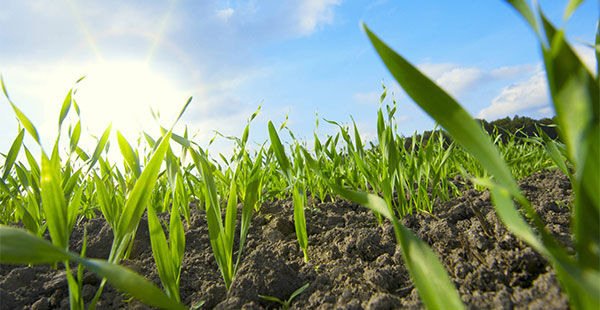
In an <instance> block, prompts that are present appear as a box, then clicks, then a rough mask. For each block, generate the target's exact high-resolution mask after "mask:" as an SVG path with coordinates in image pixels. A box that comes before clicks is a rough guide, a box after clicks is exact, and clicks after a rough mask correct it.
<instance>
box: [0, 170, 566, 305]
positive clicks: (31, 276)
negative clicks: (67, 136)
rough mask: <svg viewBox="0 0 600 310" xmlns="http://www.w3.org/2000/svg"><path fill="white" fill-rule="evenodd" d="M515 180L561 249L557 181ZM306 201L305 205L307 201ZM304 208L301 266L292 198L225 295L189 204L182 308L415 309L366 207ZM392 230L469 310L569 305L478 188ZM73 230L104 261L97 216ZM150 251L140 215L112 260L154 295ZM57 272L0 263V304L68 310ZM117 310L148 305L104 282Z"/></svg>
mask: <svg viewBox="0 0 600 310" xmlns="http://www.w3.org/2000/svg"><path fill="white" fill-rule="evenodd" d="M455 181H458V180H455ZM519 184H520V186H521V189H522V190H523V193H524V194H525V195H526V197H527V198H528V199H529V200H530V201H531V202H532V204H533V206H534V208H535V210H536V211H537V212H538V214H539V215H540V217H541V219H542V220H543V221H544V222H545V223H546V227H547V228H548V230H549V231H550V232H551V233H552V234H553V235H554V236H555V237H556V238H557V239H558V240H559V241H560V242H561V243H563V245H565V246H566V247H567V248H568V249H569V251H572V247H573V243H572V240H571V235H570V233H569V214H570V213H569V209H568V207H567V206H568V205H569V204H570V202H571V200H572V190H571V184H570V183H569V180H568V178H567V177H566V176H565V175H564V174H562V173H560V172H558V171H542V172H538V173H535V174H533V175H531V176H530V177H528V178H526V179H525V180H522V181H520V182H519ZM308 204H309V206H312V200H311V198H309V202H308ZM315 204H316V209H315V210H313V211H312V212H311V211H310V210H308V209H307V210H306V222H307V230H308V242H309V256H310V260H309V262H308V263H305V262H304V260H303V255H302V251H301V250H300V248H299V246H298V242H297V240H296V236H295V230H294V224H293V206H292V202H291V200H279V201H274V202H271V203H265V204H263V206H262V208H261V211H260V213H259V214H255V215H254V217H253V219H252V224H251V227H250V230H249V234H248V239H247V243H246V246H245V247H244V251H243V254H242V262H241V264H240V267H239V270H238V274H237V277H236V278H235V280H234V281H233V284H232V286H231V289H230V290H229V292H227V291H226V289H225V286H224V282H223V280H222V278H221V274H220V272H219V269H218V268H217V264H216V262H215V259H214V257H213V254H212V250H211V247H210V241H209V236H208V228H207V225H206V218H205V216H204V212H203V211H199V210H198V209H197V208H191V209H192V218H191V221H190V223H189V226H186V234H185V237H186V251H185V257H184V259H183V269H182V272H181V283H180V287H181V299H182V302H183V303H185V304H186V305H194V304H196V303H198V302H200V301H204V302H205V303H204V305H203V306H202V308H203V309H212V308H215V309H239V308H242V309H274V308H278V307H279V306H280V305H279V304H277V303H274V302H271V301H267V300H264V299H262V298H259V296H258V295H259V294H261V295H269V296H275V297H278V298H279V299H282V300H285V299H287V298H288V297H289V296H290V295H291V294H292V292H294V291H295V290H296V289H298V288H300V287H301V286H303V285H304V284H306V283H310V286H309V287H308V289H306V290H305V291H304V292H303V293H301V294H300V295H298V296H297V297H296V298H294V300H293V301H292V304H291V308H293V309H397V308H408V309H421V308H423V307H424V306H423V304H422V303H421V301H420V300H419V295H418V292H417V290H416V289H415V287H414V285H413V283H412V281H411V279H410V277H409V275H408V273H407V270H406V268H405V267H404V264H403V261H402V254H401V251H400V248H399V247H398V246H397V245H396V241H395V237H394V232H393V228H392V226H391V224H389V223H386V224H384V225H383V226H380V225H378V223H377V221H376V219H375V217H374V216H373V215H372V213H371V212H370V211H369V210H368V209H366V208H365V207H362V206H359V205H356V204H354V203H351V202H348V201H344V200H337V201H335V202H319V201H315ZM162 216H163V218H165V219H166V218H167V215H162ZM402 223H403V224H404V225H405V226H407V227H408V228H409V229H411V230H412V231H413V232H415V234H416V235H417V236H418V237H419V238H421V239H422V240H424V241H425V242H427V243H428V244H429V245H430V246H431V247H432V249H433V251H434V252H435V253H436V254H437V255H438V257H439V258H440V259H441V261H442V263H443V264H444V266H445V267H446V269H447V270H448V273H449V275H450V277H451V279H452V281H454V283H455V284H456V286H457V288H458V291H459V293H460V297H461V299H462V300H463V301H464V302H465V304H466V305H467V307H468V308H471V309H480V308H493V309H567V308H569V306H568V300H567V297H566V295H565V294H564V292H563V291H562V289H561V288H560V284H559V282H558V280H557V277H556V274H555V272H554V271H552V269H551V267H550V265H549V263H548V262H547V261H546V260H545V259H544V258H542V257H541V256H540V255H539V254H538V253H536V252H535V251H534V250H532V249H531V247H529V246H527V245H526V244H524V243H523V242H521V241H519V240H518V239H517V238H515V237H514V236H513V235H512V234H511V233H509V232H508V231H507V230H506V228H504V226H503V225H502V224H501V222H500V221H499V219H498V217H497V215H496V213H495V211H494V209H493V207H492V204H491V202H490V198H489V193H488V192H487V191H484V192H478V191H475V190H467V191H465V192H464V195H462V196H460V197H457V198H454V199H451V200H449V201H446V202H439V203H436V204H435V206H434V210H433V211H432V212H431V213H419V214H416V215H409V216H406V217H405V218H404V219H403V220H402ZM84 225H85V226H86V227H87V232H88V246H87V256H88V257H97V258H106V257H108V252H109V250H110V245H111V242H112V231H111V229H110V227H109V226H108V224H106V223H105V221H104V220H103V219H102V218H100V217H98V218H95V219H91V220H88V221H86V222H85V224H83V223H82V224H81V225H79V226H78V227H77V228H76V229H75V231H74V232H73V235H72V237H71V240H72V244H71V249H72V250H73V251H75V252H77V251H79V250H80V249H81V239H82V238H81V236H82V233H83V226H84ZM236 248H237V245H236ZM151 253H152V252H151V247H150V241H149V237H148V224H147V222H146V220H145V217H144V218H143V219H142V221H141V222H140V226H139V228H138V233H137V236H136V239H135V242H134V246H133V249H132V252H131V256H130V259H128V260H124V261H122V264H123V265H125V266H127V267H129V268H131V269H133V270H135V271H137V272H138V273H140V274H142V275H144V276H145V277H146V278H148V279H149V280H151V281H153V282H154V283H155V284H156V285H158V286H159V287H160V285H161V284H160V280H159V278H158V274H157V272H156V268H155V264H154V259H153V257H152V254H151ZM64 272H65V271H64V269H61V267H59V268H58V269H52V268H51V267H50V266H47V265H37V266H33V267H28V266H25V265H6V264H5V265H0V308H1V309H57V308H60V309H67V308H68V305H69V298H68V288H67V281H66V277H65V274H64ZM83 282H84V287H83V298H84V300H85V301H86V302H89V301H90V300H91V299H92V298H93V296H94V294H95V292H96V289H97V287H98V285H99V283H100V280H99V279H98V278H97V277H96V276H95V275H94V274H92V273H87V272H86V273H85V275H84V280H83ZM118 308H121V309H146V308H148V307H147V306H145V305H144V304H142V303H140V302H138V301H135V300H131V299H130V298H129V297H128V296H126V295H124V294H121V293H119V292H117V291H116V290H115V289H113V288H112V287H111V286H110V285H107V286H106V287H105V290H104V292H103V294H102V297H101V298H100V302H99V303H98V307H97V309H118Z"/></svg>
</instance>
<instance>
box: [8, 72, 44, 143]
mask: <svg viewBox="0 0 600 310" xmlns="http://www.w3.org/2000/svg"><path fill="white" fill-rule="evenodd" d="M0 84H2V91H3V92H4V96H5V97H6V100H8V103H10V105H11V107H12V108H13V110H14V111H15V114H16V115H17V118H18V119H19V122H21V124H22V125H23V127H25V129H26V130H27V132H29V134H30V135H31V137H33V139H34V140H35V141H36V142H37V143H38V145H41V143H40V135H39V134H38V132H37V129H35V126H33V124H32V123H31V121H29V119H28V118H27V116H25V114H23V112H21V110H19V109H18V108H17V106H15V105H14V103H13V102H12V101H11V100H10V97H9V96H8V92H7V91H6V87H5V86H4V80H3V79H2V76H0Z"/></svg>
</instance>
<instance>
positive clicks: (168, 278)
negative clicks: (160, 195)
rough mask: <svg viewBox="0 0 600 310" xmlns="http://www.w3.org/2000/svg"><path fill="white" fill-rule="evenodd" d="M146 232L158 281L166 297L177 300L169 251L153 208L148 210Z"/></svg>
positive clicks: (177, 292)
mask: <svg viewBox="0 0 600 310" xmlns="http://www.w3.org/2000/svg"><path fill="white" fill-rule="evenodd" d="M148 230H149V234H150V244H151V245H152V256H154V261H155V262H156V267H157V269H158V275H159V276H160V281H161V282H162V284H163V286H164V287H165V290H166V291H167V295H169V296H170V297H171V298H174V299H177V300H179V286H178V285H177V281H176V278H175V269H174V267H175V266H174V265H173V260H172V257H171V252H170V251H169V245H168V243H167V238H166V237H165V233H164V231H163V228H162V225H161V224H160V221H159V219H158V217H157V216H156V212H155V211H154V208H153V207H149V208H148Z"/></svg>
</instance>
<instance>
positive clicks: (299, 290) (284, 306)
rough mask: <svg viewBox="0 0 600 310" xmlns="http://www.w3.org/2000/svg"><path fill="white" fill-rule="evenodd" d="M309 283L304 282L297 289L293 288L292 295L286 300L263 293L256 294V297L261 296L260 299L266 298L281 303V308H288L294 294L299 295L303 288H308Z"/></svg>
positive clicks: (285, 309)
mask: <svg viewBox="0 0 600 310" xmlns="http://www.w3.org/2000/svg"><path fill="white" fill-rule="evenodd" d="M309 285H310V283H306V284H304V285H303V286H302V287H300V288H299V289H297V290H295V291H294V292H293V293H292V295H290V298H288V299H287V300H285V301H284V300H281V299H279V298H277V297H273V296H265V295H258V297H260V298H262V299H266V300H270V301H274V302H277V303H279V304H281V309H283V310H287V309H289V308H290V305H291V304H292V299H294V298H295V297H296V296H298V295H300V294H301V293H302V292H304V290H306V289H307V288H308V286H309Z"/></svg>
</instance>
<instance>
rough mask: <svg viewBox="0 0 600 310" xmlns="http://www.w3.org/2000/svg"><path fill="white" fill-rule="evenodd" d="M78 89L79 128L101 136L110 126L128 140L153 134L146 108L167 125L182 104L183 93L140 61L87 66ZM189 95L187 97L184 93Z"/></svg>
mask: <svg viewBox="0 0 600 310" xmlns="http://www.w3.org/2000/svg"><path fill="white" fill-rule="evenodd" d="M86 75H87V77H86V78H85V80H84V81H83V82H82V84H81V85H80V86H79V87H78V88H79V90H78V92H77V95H76V99H77V102H78V103H79V104H80V105H81V113H82V125H83V126H85V127H89V128H90V130H91V131H92V133H94V134H101V133H102V131H103V130H104V129H105V128H106V127H107V126H108V125H109V124H110V123H112V126H113V129H114V130H119V131H120V132H121V133H122V134H124V135H125V136H126V137H129V138H130V139H131V138H133V137H135V136H137V134H138V133H139V132H140V131H141V130H145V131H156V130H157V129H158V126H157V125H156V122H155V121H154V119H153V118H152V115H151V113H150V108H152V109H153V110H154V111H159V112H160V115H161V119H162V120H163V121H162V122H161V124H162V125H163V126H166V125H169V124H168V123H170V122H171V121H173V119H174V117H176V113H177V112H178V109H180V108H181V106H182V104H183V103H184V102H185V99H186V98H187V97H186V92H185V91H183V90H181V89H178V88H177V87H176V83H174V82H172V81H170V80H169V79H167V78H166V77H164V76H163V75H161V74H159V73H157V72H155V71H153V70H151V69H150V68H149V67H148V66H146V65H145V64H144V63H143V61H122V62H106V63H102V64H97V65H94V66H91V67H90V68H89V70H86ZM187 96H189V94H187Z"/></svg>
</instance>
